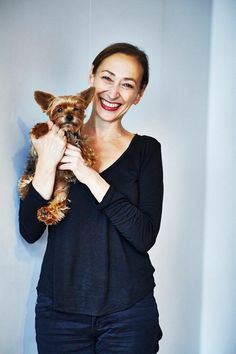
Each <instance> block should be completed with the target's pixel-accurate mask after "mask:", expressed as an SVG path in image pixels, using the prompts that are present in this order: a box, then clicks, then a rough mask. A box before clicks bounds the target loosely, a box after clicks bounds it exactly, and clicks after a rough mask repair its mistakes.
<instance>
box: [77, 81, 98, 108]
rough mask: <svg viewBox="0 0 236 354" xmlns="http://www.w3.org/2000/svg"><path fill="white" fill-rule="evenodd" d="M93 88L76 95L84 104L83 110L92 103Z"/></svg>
mask: <svg viewBox="0 0 236 354" xmlns="http://www.w3.org/2000/svg"><path fill="white" fill-rule="evenodd" d="M94 92H95V88H94V87H92V86H91V87H89V88H88V89H87V90H84V91H82V92H80V93H78V94H77V95H78V96H80V97H81V98H82V99H83V100H84V103H85V109H86V108H87V107H88V105H89V103H90V102H91V101H92V98H93V96H94Z"/></svg>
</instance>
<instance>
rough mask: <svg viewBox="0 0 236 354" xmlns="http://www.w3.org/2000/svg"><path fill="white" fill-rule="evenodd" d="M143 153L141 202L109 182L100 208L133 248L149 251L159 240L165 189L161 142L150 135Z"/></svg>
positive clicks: (140, 176)
mask: <svg viewBox="0 0 236 354" xmlns="http://www.w3.org/2000/svg"><path fill="white" fill-rule="evenodd" d="M142 155H143V156H142V159H141V160H142V161H141V164H140V171H139V179H138V188H139V202H138V205H137V206H136V205H134V204H132V203H131V202H130V201H129V200H128V199H127V197H126V196H124V195H123V194H122V193H120V192H119V191H118V190H117V188H114V186H112V185H110V187H109V189H108V191H107V193H106V194H105V196H104V197H103V199H102V201H101V202H100V203H98V208H99V209H100V210H102V211H103V212H104V213H105V214H106V216H107V217H108V218H109V220H110V222H111V223H112V224H113V225H114V226H115V227H116V229H117V230H118V232H119V234H120V235H121V236H122V237H125V238H126V240H128V241H129V242H130V243H131V244H132V246H133V247H135V248H136V249H137V250H138V251H140V252H147V251H149V250H150V248H151V247H152V246H153V245H154V243H155V241H156V237H157V234H158V232H159V229H160V223H161V214H162V202H163V189H164V188H163V168H162V156H161V144H160V143H159V142H158V141H157V140H156V139H154V138H150V137H149V139H148V141H147V142H146V145H145V147H144V151H143V153H142Z"/></svg>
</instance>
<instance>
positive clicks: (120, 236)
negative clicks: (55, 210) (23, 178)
mask: <svg viewBox="0 0 236 354" xmlns="http://www.w3.org/2000/svg"><path fill="white" fill-rule="evenodd" d="M148 77H149V70H148V59H147V56H146V54H145V53H144V52H143V51H141V50H140V49H139V48H137V47H135V46H133V45H131V44H128V43H115V44H113V45H111V46H109V47H107V48H105V49H104V50H103V51H102V52H101V53H100V54H98V56H97V57H96V58H95V60H94V61H93V65H92V68H91V72H90V77H89V78H90V83H91V85H92V86H94V88H95V94H94V99H93V107H92V112H91V116H90V118H89V119H88V121H87V122H86V124H85V125H84V126H83V128H82V133H83V134H85V135H87V137H88V141H89V143H90V145H91V146H92V147H93V149H94V151H95V153H96V165H95V166H94V168H91V167H89V166H87V165H86V164H85V162H84V160H83V158H82V156H81V152H80V150H79V149H78V148H77V147H75V146H72V145H70V144H67V146H66V148H65V151H64V154H63V156H61V153H60V152H58V151H59V150H60V144H59V142H60V130H61V129H59V130H57V129H55V127H54V126H52V127H51V131H52V132H51V134H49V135H48V138H47V135H46V136H45V137H44V140H42V141H40V138H39V139H38V141H37V144H38V151H39V152H40V151H42V153H41V154H39V158H38V161H39V162H38V168H37V171H36V176H35V178H34V180H33V182H32V184H31V187H30V190H29V192H28V194H27V197H26V198H25V199H24V201H21V204H20V214H19V220H20V230H21V233H22V236H23V237H24V238H25V239H26V240H27V241H28V242H35V241H37V240H38V239H39V238H40V236H41V235H42V233H43V231H44V226H43V225H42V224H41V223H40V222H39V221H38V220H37V217H36V212H37V210H38V209H39V208H40V207H41V206H42V205H44V204H45V199H44V198H43V193H42V190H44V191H45V189H47V188H48V190H50V188H49V187H47V186H50V185H52V183H53V181H54V178H55V166H59V167H57V168H58V169H61V170H71V171H72V172H73V173H74V175H75V176H76V178H77V183H75V184H74V185H72V186H71V189H70V195H69V199H70V201H71V212H70V213H69V214H68V216H67V217H66V218H65V219H64V220H63V221H62V222H61V223H59V224H58V225H54V226H51V227H50V228H49V230H48V232H49V237H48V244H47V249H46V253H45V257H44V260H43V264H42V269H41V274H40V279H39V283H38V288H37V289H38V300H37V305H36V339H37V345H38V351H39V353H40V354H46V353H54V354H59V353H70V352H75V353H87V354H95V353H100V354H110V353H119V354H127V353H129V354H137V353H139V354H153V353H157V352H158V350H159V340H160V339H161V337H162V330H161V328H160V325H159V312H158V307H157V303H156V300H155V297H154V293H153V289H154V287H155V285H156V284H155V282H154V277H153V273H154V270H155V269H154V268H153V266H152V264H151V261H150V259H149V256H148V251H149V250H150V249H151V247H153V245H154V244H155V242H156V237H157V234H158V231H159V228H160V222H161V213H162V200H163V172H162V159H161V145H160V143H159V142H158V141H157V140H156V139H155V138H153V137H150V136H145V135H138V134H135V133H132V132H129V131H127V130H126V129H125V128H124V127H123V125H122V118H123V116H124V114H125V113H126V112H127V111H128V110H129V109H130V107H131V106H132V105H133V104H137V103H139V102H140V99H141V97H142V95H143V93H144V90H145V88H146V86H147V84H148ZM40 145H43V146H44V145H45V146H46V147H47V146H48V145H50V146H51V149H50V151H52V154H51V156H50V157H49V156H48V154H47V151H48V150H47V148H46V149H45V148H42V146H40ZM45 146H44V147H45Z"/></svg>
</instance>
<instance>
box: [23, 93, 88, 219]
mask: <svg viewBox="0 0 236 354" xmlns="http://www.w3.org/2000/svg"><path fill="white" fill-rule="evenodd" d="M93 95H94V87H90V88H89V89H87V90H85V91H82V92H80V93H78V94H76V95H73V96H72V95H71V96H53V95H52V94H50V93H47V92H42V91H35V92H34V98H35V100H36V102H37V103H38V104H39V105H40V107H41V108H42V110H43V112H45V113H46V114H47V115H48V117H49V118H50V120H51V121H52V122H53V123H54V124H56V125H57V126H58V127H59V128H62V129H63V130H64V131H65V136H66V138H67V143H70V144H72V145H75V146H77V147H79V148H80V150H81V154H82V157H83V159H84V160H85V163H86V165H87V166H90V167H93V165H94V164H95V157H94V152H93V149H92V148H90V147H89V145H88V143H87V139H86V137H84V136H82V135H81V134H80V130H81V127H82V125H83V121H84V117H85V110H86V108H87V107H88V105H89V103H90V102H91V100H92V98H93ZM48 131H49V127H48V124H47V123H38V124H36V125H35V126H34V127H33V128H32V129H31V131H30V136H33V137H35V138H36V139H38V138H40V137H41V136H43V135H45V134H47V132H48ZM37 158H38V157H37V152H36V150H35V148H34V147H33V145H32V147H31V150H30V152H29V156H28V159H27V163H26V168H25V171H24V174H23V176H22V177H21V179H20V181H19V184H18V191H19V195H20V198H21V199H24V198H25V196H26V195H27V192H28V189H29V184H30V183H31V181H32V180H33V178H34V174H35V168H36V164H37ZM49 158H50V157H49ZM70 182H76V177H75V176H74V174H73V172H72V171H69V170H67V171H64V170H57V171H56V178H55V184H54V190H53V197H52V199H51V200H50V201H49V203H48V205H46V206H43V207H42V208H40V209H39V210H38V211H37V218H38V220H40V221H42V222H44V223H45V224H46V225H55V224H57V223H58V222H59V221H61V220H62V219H63V218H64V217H65V215H66V214H67V212H68V210H69V209H70V208H69V206H68V202H69V200H68V192H69V184H70Z"/></svg>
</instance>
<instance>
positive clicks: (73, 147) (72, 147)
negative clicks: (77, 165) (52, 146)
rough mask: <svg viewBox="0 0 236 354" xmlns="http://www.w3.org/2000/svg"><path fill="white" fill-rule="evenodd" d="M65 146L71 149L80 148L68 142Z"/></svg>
mask: <svg viewBox="0 0 236 354" xmlns="http://www.w3.org/2000/svg"><path fill="white" fill-rule="evenodd" d="M67 148H68V149H70V150H73V151H81V149H80V148H79V147H78V146H75V145H72V144H70V143H68V144H67Z"/></svg>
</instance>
